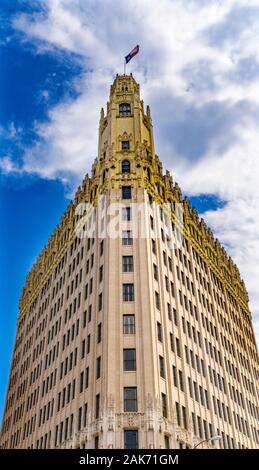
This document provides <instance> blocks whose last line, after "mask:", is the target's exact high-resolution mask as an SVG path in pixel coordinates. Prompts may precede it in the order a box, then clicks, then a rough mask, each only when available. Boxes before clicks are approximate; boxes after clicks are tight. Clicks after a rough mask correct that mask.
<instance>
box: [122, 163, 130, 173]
mask: <svg viewBox="0 0 259 470" xmlns="http://www.w3.org/2000/svg"><path fill="white" fill-rule="evenodd" d="M121 172H122V173H130V162H129V160H123V161H122V163H121Z"/></svg>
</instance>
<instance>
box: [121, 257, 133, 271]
mask: <svg viewBox="0 0 259 470" xmlns="http://www.w3.org/2000/svg"><path fill="white" fill-rule="evenodd" d="M122 271H123V272H124V273H131V272H133V256H123V257H122Z"/></svg>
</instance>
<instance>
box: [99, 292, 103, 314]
mask: <svg viewBox="0 0 259 470" xmlns="http://www.w3.org/2000/svg"><path fill="white" fill-rule="evenodd" d="M102 306H103V295H102V293H101V294H99V300H98V309H99V311H100V310H102Z"/></svg>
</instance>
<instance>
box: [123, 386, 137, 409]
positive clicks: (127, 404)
mask: <svg viewBox="0 0 259 470" xmlns="http://www.w3.org/2000/svg"><path fill="white" fill-rule="evenodd" d="M124 411H131V412H132V411H138V406H137V387H124Z"/></svg>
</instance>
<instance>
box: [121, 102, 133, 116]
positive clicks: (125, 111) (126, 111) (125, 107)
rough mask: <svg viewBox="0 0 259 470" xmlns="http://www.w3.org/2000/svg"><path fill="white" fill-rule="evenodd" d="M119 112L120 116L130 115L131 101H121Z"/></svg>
mask: <svg viewBox="0 0 259 470" xmlns="http://www.w3.org/2000/svg"><path fill="white" fill-rule="evenodd" d="M119 114H120V116H130V114H131V106H130V103H121V104H120V105H119Z"/></svg>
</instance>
